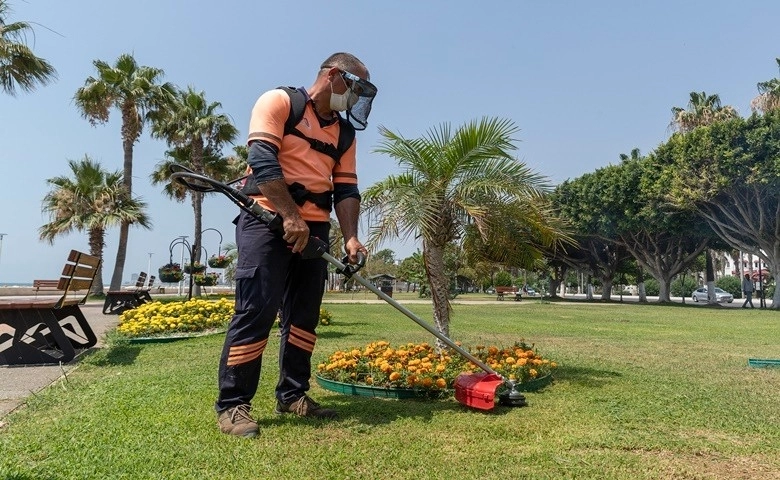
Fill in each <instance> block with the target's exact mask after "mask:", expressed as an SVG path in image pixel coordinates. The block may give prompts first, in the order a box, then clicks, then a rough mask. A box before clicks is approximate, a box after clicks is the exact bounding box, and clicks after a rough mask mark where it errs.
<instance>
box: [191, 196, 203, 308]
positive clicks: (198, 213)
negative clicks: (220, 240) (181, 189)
mask: <svg viewBox="0 0 780 480" xmlns="http://www.w3.org/2000/svg"><path fill="white" fill-rule="evenodd" d="M192 210H193V211H194V212H195V242H194V243H193V244H192V262H200V259H201V256H200V251H201V244H202V238H203V193H201V192H192ZM204 262H205V261H204ZM204 262H201V263H204ZM193 289H194V291H193V295H195V296H196V297H199V296H200V285H195V286H194V287H193Z"/></svg>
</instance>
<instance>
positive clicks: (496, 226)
mask: <svg viewBox="0 0 780 480" xmlns="http://www.w3.org/2000/svg"><path fill="white" fill-rule="evenodd" d="M517 131H518V129H517V128H516V127H515V126H514V125H513V124H512V123H511V122H510V121H508V120H501V119H490V118H483V119H482V120H480V121H472V122H470V123H467V124H465V125H463V126H462V127H460V128H459V129H457V130H456V131H454V132H453V130H452V129H451V128H450V126H449V125H447V124H444V125H441V126H440V127H438V128H434V129H431V130H429V131H428V133H427V135H426V136H425V137H422V138H415V139H406V138H404V137H402V136H400V135H398V134H396V133H393V132H391V131H390V130H388V129H386V128H380V133H381V134H382V136H383V137H384V140H383V141H382V142H381V144H380V146H379V147H378V148H377V150H376V151H377V152H378V153H384V154H387V155H389V156H391V157H393V158H395V159H396V160H397V161H398V163H399V165H400V166H401V167H402V168H404V169H405V171H404V172H403V173H401V174H399V175H392V176H390V177H387V178H386V179H385V180H383V181H380V182H378V183H376V184H374V185H372V186H371V187H369V188H368V189H367V190H365V191H364V192H363V206H364V208H365V210H366V212H367V214H368V220H369V223H371V222H373V221H374V220H376V224H375V225H374V226H372V228H371V231H370V238H369V242H370V243H372V244H376V243H381V242H382V241H384V240H386V239H389V238H395V237H399V238H408V237H409V236H414V237H421V238H422V242H423V259H424V263H425V271H426V275H427V277H428V281H429V283H430V286H431V296H432V299H433V308H434V312H433V315H434V322H435V326H436V328H437V330H439V331H440V332H441V333H443V334H444V335H449V323H450V303H449V298H448V297H449V291H448V290H449V289H448V286H449V285H448V278H447V275H446V270H445V264H444V249H445V247H446V246H447V245H448V244H449V243H451V242H453V241H462V240H463V239H464V238H465V237H466V236H467V235H468V232H467V230H469V229H470V227H473V229H472V231H474V232H476V234H478V235H479V236H480V237H481V238H483V239H485V240H488V241H489V240H490V239H491V238H499V237H500V238H503V236H502V235H496V234H497V233H498V232H502V231H504V230H506V228H505V225H506V223H505V221H506V220H507V219H508V218H514V219H515V225H518V224H519V225H521V226H523V227H525V228H526V229H527V230H528V231H529V232H532V233H533V234H534V235H535V236H536V237H537V240H540V241H541V242H542V243H545V244H547V245H552V244H554V243H555V242H556V241H558V240H559V239H560V238H561V235H562V232H560V230H558V229H557V228H556V227H555V226H554V225H553V223H552V222H550V221H548V220H549V219H548V218H543V217H540V216H538V215H536V213H534V212H535V211H536V210H537V207H536V203H535V202H536V200H538V199H539V198H540V197H541V193H542V192H543V190H544V189H545V188H546V186H545V185H544V181H543V178H542V177H541V176H539V175H537V174H535V173H533V172H531V170H530V169H529V168H528V167H526V165H524V164H523V163H521V162H519V161H517V160H515V159H514V158H513V157H512V156H511V154H510V152H511V151H512V150H514V148H515V147H514V145H513V144H512V141H513V139H512V135H513V134H515V133H516V132H517ZM520 212H528V214H526V215H524V216H518V214H519V213H520ZM517 243H521V242H517ZM439 347H440V348H441V347H443V345H442V344H441V342H439Z"/></svg>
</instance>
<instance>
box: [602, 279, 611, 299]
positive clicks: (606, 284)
mask: <svg viewBox="0 0 780 480" xmlns="http://www.w3.org/2000/svg"><path fill="white" fill-rule="evenodd" d="M601 299H602V300H611V299H612V278H609V279H604V278H602V279H601Z"/></svg>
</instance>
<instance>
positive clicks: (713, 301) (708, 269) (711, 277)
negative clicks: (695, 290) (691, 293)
mask: <svg viewBox="0 0 780 480" xmlns="http://www.w3.org/2000/svg"><path fill="white" fill-rule="evenodd" d="M704 265H705V267H704V275H705V277H706V279H705V280H706V282H707V303H708V304H710V305H717V304H718V300H717V297H716V296H715V269H714V268H713V265H712V250H710V249H709V248H708V249H706V250H704ZM683 295H685V294H684V293H683Z"/></svg>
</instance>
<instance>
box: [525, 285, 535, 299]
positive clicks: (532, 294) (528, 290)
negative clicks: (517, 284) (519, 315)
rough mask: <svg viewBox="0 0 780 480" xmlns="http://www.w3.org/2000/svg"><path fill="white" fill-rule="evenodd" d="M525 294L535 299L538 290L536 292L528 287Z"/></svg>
mask: <svg viewBox="0 0 780 480" xmlns="http://www.w3.org/2000/svg"><path fill="white" fill-rule="evenodd" d="M525 294H526V295H528V296H529V297H534V296H536V290H534V289H533V288H531V287H528V288H526V289H525Z"/></svg>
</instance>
